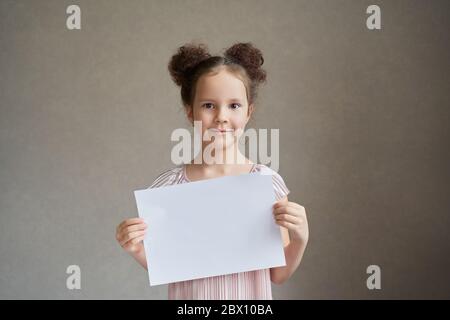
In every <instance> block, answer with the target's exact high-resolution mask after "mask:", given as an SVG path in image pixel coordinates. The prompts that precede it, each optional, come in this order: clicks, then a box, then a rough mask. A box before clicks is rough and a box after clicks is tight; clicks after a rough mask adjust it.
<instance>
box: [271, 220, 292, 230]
mask: <svg viewBox="0 0 450 320" xmlns="http://www.w3.org/2000/svg"><path fill="white" fill-rule="evenodd" d="M275 222H276V224H277V225H279V226H281V227H285V228H287V229H288V230H291V229H295V228H296V225H295V224H293V223H290V222H287V221H285V220H276V221H275Z"/></svg>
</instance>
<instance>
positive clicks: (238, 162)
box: [186, 152, 253, 176]
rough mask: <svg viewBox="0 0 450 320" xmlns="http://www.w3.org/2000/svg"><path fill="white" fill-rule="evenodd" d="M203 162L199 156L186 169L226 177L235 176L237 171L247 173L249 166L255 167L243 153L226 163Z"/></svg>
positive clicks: (238, 153)
mask: <svg viewBox="0 0 450 320" xmlns="http://www.w3.org/2000/svg"><path fill="white" fill-rule="evenodd" d="M202 160H203V158H202V155H201V154H199V155H198V156H197V157H195V158H194V159H193V160H192V161H191V163H189V164H186V167H190V168H191V169H193V170H195V171H196V172H202V173H204V174H205V175H207V176H211V175H212V176H224V175H233V174H235V173H236V171H241V170H244V171H246V170H247V169H246V168H248V166H249V165H253V162H252V161H250V160H249V159H247V158H246V157H245V156H244V155H243V154H242V153H241V152H237V155H236V157H235V159H228V160H227V159H226V160H225V161H224V163H221V162H219V163H208V162H206V161H202Z"/></svg>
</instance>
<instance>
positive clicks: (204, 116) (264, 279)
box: [116, 43, 309, 299]
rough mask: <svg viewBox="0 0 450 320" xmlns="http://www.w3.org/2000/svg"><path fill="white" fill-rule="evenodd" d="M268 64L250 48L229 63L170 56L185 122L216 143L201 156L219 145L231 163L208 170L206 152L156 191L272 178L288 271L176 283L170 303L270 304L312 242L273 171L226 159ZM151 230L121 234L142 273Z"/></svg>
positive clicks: (240, 158) (133, 228)
mask: <svg viewBox="0 0 450 320" xmlns="http://www.w3.org/2000/svg"><path fill="white" fill-rule="evenodd" d="M263 62H264V59H263V56H262V54H261V51H260V50H258V49H257V48H255V47H254V46H253V45H252V44H251V43H237V44H235V45H233V46H232V47H230V48H229V49H228V50H226V51H225V53H224V55H223V57H222V56H211V55H210V54H209V52H208V50H207V48H206V46H205V45H202V44H200V45H194V44H187V45H184V46H182V47H180V48H179V50H178V52H177V53H176V54H175V55H174V56H172V59H171V61H170V63H169V71H170V74H171V76H172V78H173V80H174V82H175V83H176V84H177V85H179V86H180V87H181V98H182V102H183V105H184V107H185V110H186V115H187V118H188V119H189V121H190V122H191V123H192V124H193V123H194V121H201V128H202V136H203V137H204V136H207V135H208V134H210V135H213V136H214V139H213V141H212V142H211V141H208V139H205V140H206V141H203V149H202V150H205V147H206V146H207V145H208V144H210V143H214V144H215V148H214V156H215V157H217V156H222V155H223V154H224V155H225V158H226V160H225V161H224V162H220V163H213V164H211V162H208V163H205V161H202V160H204V159H203V157H204V155H203V152H200V153H199V155H198V156H196V158H195V159H194V160H192V161H191V163H189V164H185V165H180V166H176V167H174V168H172V169H170V170H167V171H165V172H163V173H161V174H160V175H159V176H158V177H157V178H156V180H155V181H154V182H153V184H152V185H151V186H150V188H159V187H162V186H168V185H174V184H178V183H189V182H191V181H198V180H202V179H211V178H217V177H222V176H227V175H238V174H243V173H253V172H258V173H261V174H268V173H269V174H272V177H273V179H272V180H273V188H274V191H275V195H276V199H277V202H276V203H275V204H274V207H273V215H274V222H275V223H276V224H278V225H279V226H280V228H281V234H282V239H283V243H284V253H285V257H286V266H284V267H276V268H271V269H265V270H256V271H250V272H242V273H236V274H228V275H221V276H216V277H209V278H202V279H195V280H189V281H182V282H176V283H170V284H169V299H272V290H271V282H273V283H275V284H281V283H283V282H285V281H286V280H287V279H289V277H290V276H291V275H292V274H293V272H294V271H295V270H296V269H297V267H298V265H299V264H300V261H301V259H302V256H303V253H304V251H305V248H306V245H307V242H308V235H309V233H308V222H307V219H306V213H305V208H304V207H302V206H301V205H299V204H297V203H295V202H290V201H289V200H288V197H287V194H288V193H289V190H288V188H287V187H286V185H285V184H284V181H283V179H282V178H281V176H280V175H279V174H278V173H276V172H275V171H273V170H272V169H270V168H268V167H267V166H265V165H260V164H255V163H252V162H251V161H250V160H249V159H247V158H246V157H245V156H244V155H243V154H242V153H240V152H239V151H237V152H236V151H235V157H233V159H229V158H228V157H226V154H228V151H229V150H231V149H232V148H235V147H236V139H234V138H237V137H238V136H239V135H240V134H241V133H242V132H243V130H244V129H245V126H246V124H247V122H248V121H249V120H250V118H251V115H252V113H253V111H254V109H255V98H256V91H257V87H258V85H259V83H261V82H264V81H265V79H266V72H265V71H264V70H263V69H262V67H261V66H262V64H263ZM234 150H236V148H235V149H234ZM216 159H217V158H216ZM222 159H223V158H222ZM186 214H188V213H186ZM243 214H245V213H243ZM146 229H147V226H146V224H145V223H144V221H143V220H142V219H140V218H132V219H127V220H125V221H123V222H122V223H121V224H120V225H119V226H118V227H117V230H116V238H117V241H118V242H119V243H120V245H121V246H122V247H123V248H124V249H125V250H126V251H127V252H129V253H130V254H131V255H132V256H133V257H134V258H135V259H136V260H137V261H138V262H139V263H140V264H141V265H142V266H143V267H144V268H147V262H146V258H145V251H144V245H143V240H144V237H145V233H146ZM150 267H151V266H150Z"/></svg>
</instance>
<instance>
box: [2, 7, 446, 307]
mask: <svg viewBox="0 0 450 320" xmlns="http://www.w3.org/2000/svg"><path fill="white" fill-rule="evenodd" d="M70 4H77V5H79V6H80V8H81V23H82V24H81V30H72V31H71V30H68V29H67V28H66V18H67V16H68V15H67V14H66V8H67V6H68V5H70ZM371 4H377V5H379V6H380V8H381V19H382V29H381V30H375V31H371V30H368V29H367V27H366V18H367V17H368V15H367V14H366V8H367V7H368V6H369V5H371ZM449 9H450V2H449V1H447V0H443V1H436V0H434V1H421V0H417V1H413V0H411V1H403V0H402V1H400V0H398V1H381V0H377V1H372V0H370V1H366V0H363V1H357V0H354V1H351V0H342V1H332V0H329V1H324V0H321V1H300V0H296V1H272V0H270V1H269V0H264V1H259V0H258V1H256V0H255V1H250V0H247V1H216V0H212V1H203V0H202V1H200V0H195V1H194V0H189V1H143V0H142V1H138V0H134V1H118V0H97V1H82V0H77V1H59V0H52V1H50V0H45V1H31V0H30V1H24V0H17V1H16V0H14V1H13V0H0V188H1V189H0V298H3V299H10V298H19V299H23V298H39V299H47V298H58V299H80V298H82V299H91V298H92V299H93V298H99V299H108V298H118V299H131V298H136V299H165V298H167V286H158V287H150V286H149V285H148V279H147V274H146V272H145V271H144V270H143V269H142V268H141V267H139V266H138V264H137V263H136V262H134V261H133V260H132V258H131V257H129V256H128V255H127V254H126V253H125V252H124V251H123V250H122V249H121V248H120V247H119V245H118V244H117V243H116V240H115V228H116V225H117V224H118V223H119V222H120V221H121V220H122V219H124V218H126V217H133V216H136V215H137V209H136V204H135V199H134V195H133V191H134V190H136V189H142V188H146V187H148V186H149V185H150V184H151V182H152V181H153V179H154V178H155V177H156V175H157V174H159V173H160V172H161V171H163V170H165V169H168V168H170V167H172V166H173V164H172V163H171V160H170V152H171V148H172V147H173V145H174V143H172V142H171V141H170V134H171V132H172V130H174V129H175V128H181V127H186V128H187V127H188V123H187V120H186V119H185V116H184V114H183V110H182V109H181V104H180V97H179V90H178V88H177V87H176V86H175V85H174V84H173V83H172V81H171V79H170V76H169V73H168V72H167V63H168V61H169V58H170V56H171V55H172V54H173V53H174V52H175V50H176V49H177V47H179V46H181V45H182V44H184V43H186V42H189V41H192V40H197V41H203V42H205V43H207V44H208V45H209V47H210V48H211V51H212V52H213V53H220V52H221V50H222V49H224V48H227V47H228V46H230V45H232V44H233V43H235V42H241V41H244V42H247V41H251V42H252V43H254V45H255V46H257V47H258V48H260V49H261V50H262V52H263V53H264V57H265V67H266V70H267V72H268V82H267V84H266V85H265V86H263V87H262V88H261V91H260V95H259V100H258V104H257V108H258V110H257V113H256V115H255V118H254V119H253V122H252V127H254V128H278V129H280V170H279V173H280V174H281V175H282V176H283V177H284V180H285V182H286V184H287V186H288V188H289V189H290V190H291V194H290V199H291V200H292V201H295V202H298V203H300V204H302V205H303V206H304V207H305V208H306V210H307V214H308V217H309V223H310V241H309V246H308V248H307V251H306V253H305V256H304V259H303V262H302V264H301V266H300V268H299V269H298V270H297V272H296V273H295V274H294V275H293V277H292V278H291V279H290V280H289V281H288V282H287V283H286V284H283V285H273V292H274V297H275V298H276V299H337V298H342V299H379V298H384V299H397V298H450V285H449V283H450V275H449V270H450V255H449V252H450V236H449V231H448V229H449V226H450V216H449V213H450V210H449V209H450V200H449V197H448V195H449V184H450V182H449V178H450V177H449V176H450V175H449V173H450V171H449V162H450V154H449V148H448V138H449V126H448V122H449V107H450V104H449V102H450V101H449V98H450V94H449V92H450V88H449V71H450V68H449V67H450V65H449V59H448V57H449V41H448V39H449V38H448V30H449V29H450V28H449V27H450V23H449V21H450V20H449V19H448V12H449ZM73 264H75V265H79V266H80V268H81V285H82V288H81V290H68V289H67V288H66V278H67V277H68V275H67V274H66V268H67V266H69V265H73ZM369 265H378V266H380V268H381V285H382V288H381V290H368V288H367V287H366V279H367V277H368V274H367V273H366V268H367V267H368V266H369Z"/></svg>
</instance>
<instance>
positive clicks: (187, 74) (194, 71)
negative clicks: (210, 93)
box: [168, 42, 266, 107]
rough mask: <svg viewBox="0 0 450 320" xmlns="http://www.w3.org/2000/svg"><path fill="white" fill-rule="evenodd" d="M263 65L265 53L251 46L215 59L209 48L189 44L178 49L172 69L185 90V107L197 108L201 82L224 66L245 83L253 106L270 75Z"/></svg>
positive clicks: (236, 46)
mask: <svg viewBox="0 0 450 320" xmlns="http://www.w3.org/2000/svg"><path fill="white" fill-rule="evenodd" d="M263 63H264V58H263V55H262V53H261V51H260V50H259V49H257V48H255V47H254V46H253V45H252V44H251V43H250V42H247V43H236V44H234V45H232V46H231V47H230V48H228V49H227V50H226V51H225V53H224V55H223V56H211V54H210V53H209V50H208V48H207V46H206V45H205V44H193V43H188V44H185V45H183V46H181V47H179V48H178V51H177V53H176V54H174V55H173V56H172V58H171V59H170V62H169V65H168V68H169V72H170V75H171V77H172V79H173V81H174V82H175V83H176V84H177V85H178V86H180V87H181V100H182V103H183V105H184V106H185V107H186V106H192V105H193V102H194V97H195V90H196V84H197V81H198V79H199V78H200V77H201V76H202V75H204V74H209V73H214V72H216V70H217V69H218V68H220V67H222V66H225V68H226V70H227V71H229V72H231V73H232V74H234V75H235V76H237V77H238V78H239V79H240V80H242V82H243V83H244V85H245V88H246V92H247V100H248V104H249V105H251V104H252V103H253V102H254V101H255V99H256V95H257V89H258V85H259V84H260V83H263V82H265V81H266V71H265V70H264V69H262V67H261V66H262V65H263Z"/></svg>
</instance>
